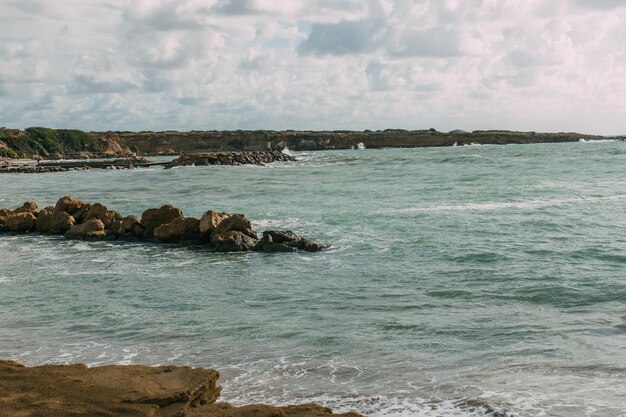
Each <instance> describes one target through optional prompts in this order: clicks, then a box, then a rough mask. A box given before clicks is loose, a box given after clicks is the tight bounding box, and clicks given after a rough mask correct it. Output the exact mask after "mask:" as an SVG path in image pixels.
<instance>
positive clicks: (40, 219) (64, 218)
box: [37, 207, 76, 234]
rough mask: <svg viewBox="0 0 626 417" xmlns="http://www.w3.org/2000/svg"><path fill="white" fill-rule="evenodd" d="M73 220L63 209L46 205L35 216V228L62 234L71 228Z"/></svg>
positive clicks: (40, 230) (43, 231) (42, 231)
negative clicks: (59, 209)
mask: <svg viewBox="0 0 626 417" xmlns="http://www.w3.org/2000/svg"><path fill="white" fill-rule="evenodd" d="M75 223H76V222H75V220H74V218H73V217H72V216H70V215H69V214H68V213H66V212H65V211H58V210H56V209H54V208H52V207H46V208H45V209H43V210H40V211H39V214H38V216H37V230H38V231H39V232H41V233H51V234H63V233H65V232H66V231H68V230H69V229H71V228H72V227H73V226H74V224H75Z"/></svg>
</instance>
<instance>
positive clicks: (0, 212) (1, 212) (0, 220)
mask: <svg viewBox="0 0 626 417" xmlns="http://www.w3.org/2000/svg"><path fill="white" fill-rule="evenodd" d="M11 213H13V210H11V209H8V208H3V209H0V233H2V232H8V231H9V230H10V229H9V227H8V226H7V225H6V219H7V217H9V215H10V214H11Z"/></svg>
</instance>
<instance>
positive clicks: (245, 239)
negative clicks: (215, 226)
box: [211, 230, 257, 252]
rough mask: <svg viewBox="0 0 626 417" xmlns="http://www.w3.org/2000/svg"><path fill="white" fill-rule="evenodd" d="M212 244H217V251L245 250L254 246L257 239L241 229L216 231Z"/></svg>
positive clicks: (212, 236)
mask: <svg viewBox="0 0 626 417" xmlns="http://www.w3.org/2000/svg"><path fill="white" fill-rule="evenodd" d="M211 244H213V245H214V246H215V250H216V251H217V252H245V251H248V250H251V249H252V248H254V247H255V245H256V244H257V240H256V239H253V238H252V237H250V236H248V235H246V234H244V233H242V232H240V231H235V230H231V231H227V232H222V233H215V232H214V233H213V234H212V235H211Z"/></svg>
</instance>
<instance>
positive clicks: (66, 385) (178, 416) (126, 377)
mask: <svg viewBox="0 0 626 417" xmlns="http://www.w3.org/2000/svg"><path fill="white" fill-rule="evenodd" d="M218 378H219V372H218V371H216V370H214V369H205V368H191V367H187V366H154V367H152V366H145V365H106V366H100V367H93V368H89V367H87V366H86V365H83V364H76V365H41V366H35V367H26V366H24V365H21V364H19V363H17V362H13V361H4V360H0V393H2V396H3V398H2V400H1V401H0V415H7V416H8V415H45V416H57V417H62V416H76V415H88V416H96V415H98V416H100V415H102V416H109V417H130V416H133V417H143V416H145V417H157V416H158V417H217V416H230V417H253V416H254V417H272V416H275V417H320V416H341V417H363V416H362V415H361V414H358V413H355V412H347V413H342V414H334V413H333V412H332V411H331V410H330V409H329V408H326V407H322V406H319V405H316V404H300V405H289V406H272V405H267V404H249V405H244V406H240V407H235V406H233V405H231V404H229V403H226V402H218V401H217V400H218V398H219V396H220V393H221V391H222V388H221V387H220V386H219V385H218V384H217V381H218ZM35 410H36V411H35Z"/></svg>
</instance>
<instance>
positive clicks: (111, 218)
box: [83, 203, 122, 229]
mask: <svg viewBox="0 0 626 417" xmlns="http://www.w3.org/2000/svg"><path fill="white" fill-rule="evenodd" d="M91 219H98V220H100V221H101V222H102V223H103V224H104V227H105V229H108V228H109V227H110V226H111V224H112V223H113V222H115V221H119V220H122V215H121V214H119V213H118V212H117V211H115V210H109V209H107V208H106V207H105V206H103V205H102V204H100V203H96V204H93V205H92V206H91V208H90V209H89V211H88V212H87V215H86V216H85V218H84V220H83V221H85V222H86V221H88V220H91Z"/></svg>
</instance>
